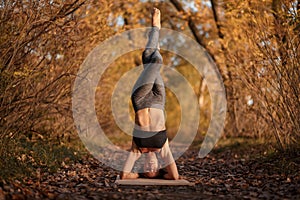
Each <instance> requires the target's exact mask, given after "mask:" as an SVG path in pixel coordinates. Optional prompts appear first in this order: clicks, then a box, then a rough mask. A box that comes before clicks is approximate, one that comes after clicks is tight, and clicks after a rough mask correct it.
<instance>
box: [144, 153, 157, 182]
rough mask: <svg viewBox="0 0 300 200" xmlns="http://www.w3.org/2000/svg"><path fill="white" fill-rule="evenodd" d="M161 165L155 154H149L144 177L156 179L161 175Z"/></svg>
mask: <svg viewBox="0 0 300 200" xmlns="http://www.w3.org/2000/svg"><path fill="white" fill-rule="evenodd" d="M159 168H160V166H159V163H158V160H157V157H156V155H155V153H154V152H151V151H150V152H148V153H147V155H146V159H145V163H144V175H145V176H146V177H148V178H154V177H156V176H158V175H159Z"/></svg>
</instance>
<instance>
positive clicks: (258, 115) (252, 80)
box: [0, 0, 300, 168]
mask: <svg viewBox="0 0 300 200" xmlns="http://www.w3.org/2000/svg"><path fill="white" fill-rule="evenodd" d="M153 6H157V7H158V8H160V9H161V11H162V14H163V15H162V26H163V27H164V28H170V29H173V30H177V31H180V32H183V33H185V34H187V35H190V36H191V37H193V38H194V39H195V40H196V41H197V42H198V43H199V44H200V45H202V46H203V47H204V48H205V49H206V50H207V51H208V52H209V54H210V55H211V56H212V58H213V60H214V61H215V62H216V64H217V66H218V68H219V70H220V72H221V74H222V78H223V81H224V84H225V87H226V93H227V101H228V102H227V103H228V112H227V120H226V127H225V131H224V137H251V138H255V139H258V138H263V139H271V140H272V139H274V141H275V143H272V144H275V147H276V149H278V150H281V151H285V150H287V149H293V148H295V147H299V142H300V120H299V118H300V97H299V96H300V94H299V88H300V77H299V76H300V72H299V63H300V62H299V54H300V48H299V44H300V43H299V31H300V25H299V24H300V17H299V12H300V11H299V9H300V2H299V1H297V0H294V1H293V0H291V1H288V0H264V1H258V0H252V1H250V0H237V1H225V0H224V1H221V0H202V1H198V0H181V1H179V0H166V1H146V0H128V1H114V0H98V1H93V0H64V1H62V0H51V1H50V0H49V1H47V0H43V1H33V0H25V1H4V0H3V1H0V29H1V35H0V52H1V54H0V55H1V57H0V77H1V78H0V143H1V144H0V167H1V168H5V166H6V165H7V164H8V163H7V159H8V158H14V159H13V161H14V162H23V163H26V162H27V160H29V157H28V156H31V157H32V158H34V156H36V157H39V156H38V155H35V154H34V152H31V154H32V155H31V154H30V155H28V152H27V153H26V151H23V150H22V148H23V147H24V145H23V146H22V144H23V143H24V141H27V142H33V143H38V142H46V143H50V144H58V145H65V146H68V144H69V143H71V141H74V140H75V141H76V140H78V138H77V133H76V131H75V129H74V124H73V121H72V110H71V98H72V86H73V82H74V80H75V76H76V72H77V70H78V69H79V67H80V65H81V63H82V62H83V60H84V59H85V57H86V56H87V54H88V53H89V52H90V51H91V50H92V49H93V48H94V47H96V46H97V44H99V43H100V42H101V41H103V40H105V39H107V38H109V37H110V36H112V35H114V34H116V33H119V32H122V31H125V30H130V29H133V28H137V27H146V26H150V24H151V22H150V16H151V15H150V12H149V10H150V9H151V8H152V7H153ZM191 53H192V52H191ZM140 54H141V51H136V52H131V53H129V54H128V55H125V56H123V57H121V58H119V59H118V60H116V62H115V63H113V64H112V66H111V67H110V68H109V69H108V70H107V72H106V76H104V77H103V79H102V80H101V82H100V83H99V87H100V88H101V90H100V91H98V92H97V103H96V110H97V113H98V115H99V122H100V123H101V124H102V125H104V127H106V128H107V130H108V131H107V132H110V134H109V136H110V137H112V138H114V137H116V134H122V133H121V131H120V130H119V129H118V127H117V126H116V124H115V122H114V120H113V116H112V114H111V108H110V106H105V105H110V98H111V94H112V91H113V89H114V84H115V83H116V81H118V79H119V78H120V76H121V75H122V73H125V72H126V71H128V70H130V69H131V68H133V67H135V66H138V65H140V64H141V58H140ZM163 54H164V58H165V59H164V60H165V64H166V65H170V66H172V67H174V68H175V69H176V70H178V71H179V72H180V73H182V74H183V75H184V76H185V77H186V78H187V79H188V80H189V81H190V82H191V84H192V86H193V88H194V90H195V93H196V94H197V95H198V97H199V103H200V105H201V113H202V115H201V121H200V126H199V137H200V138H201V137H202V136H203V134H205V131H206V129H207V127H208V124H209V120H210V96H209V92H208V91H207V88H206V85H205V80H203V78H202V77H201V76H200V75H199V74H197V72H196V70H193V67H192V66H190V64H189V63H187V62H186V61H185V60H184V59H182V58H180V57H179V56H177V55H172V54H170V53H168V52H163ZM167 94H168V98H169V99H170V100H169V101H168V104H167V116H168V121H167V126H168V129H169V130H170V134H176V130H177V128H176V127H178V126H179V124H180V116H178V115H177V114H176V113H180V108H178V106H176V105H177V104H178V102H177V100H176V98H175V96H174V95H173V94H172V93H171V91H167ZM174 108H176V109H174ZM178 109H179V110H178ZM121 138H122V137H121ZM125 140H126V138H125ZM126 141H128V137H127V140H126ZM117 142H118V141H117ZM119 142H120V141H119ZM26 144H27V143H26ZM69 146H72V148H75V147H74V145H73V143H72V145H69ZM32 148H33V146H32V147H31V150H32ZM38 150H39V149H38ZM50 150H51V148H50ZM74 151H75V150H74ZM24 152H25V153H24ZM24 154H26V156H27V157H26V156H25V157H24V156H23V155H24ZM22 156H23V157H22ZM28 162H29V161H28ZM41 162H42V161H41ZM53 162H54V163H55V162H58V161H57V160H56V158H54V160H53ZM46 164H47V163H46Z"/></svg>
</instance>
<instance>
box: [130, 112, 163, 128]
mask: <svg viewBox="0 0 300 200" xmlns="http://www.w3.org/2000/svg"><path fill="white" fill-rule="evenodd" d="M135 128H136V129H139V130H143V131H162V130H165V129H166V126H165V115H164V111H163V110H161V109H158V108H144V109H141V110H138V111H137V112H136V113H135Z"/></svg>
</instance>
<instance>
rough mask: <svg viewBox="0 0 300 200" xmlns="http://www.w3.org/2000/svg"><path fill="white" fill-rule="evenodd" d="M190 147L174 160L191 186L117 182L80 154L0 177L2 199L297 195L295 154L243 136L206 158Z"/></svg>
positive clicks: (299, 166) (299, 179) (299, 171)
mask: <svg viewBox="0 0 300 200" xmlns="http://www.w3.org/2000/svg"><path fill="white" fill-rule="evenodd" d="M198 151H199V148H197V147H195V146H194V147H192V148H190V149H189V150H188V151H186V152H185V154H184V155H183V156H181V157H180V158H179V159H178V160H177V161H176V162H177V166H178V169H179V173H180V175H181V176H182V177H183V178H185V179H186V180H188V181H190V182H193V183H195V186H118V185H116V184H114V181H115V179H116V176H117V175H118V174H119V172H118V171H116V170H113V169H112V168H110V167H107V166H105V165H103V164H102V163H100V162H99V161H98V160H96V159H95V158H93V157H92V156H90V155H88V154H86V155H85V156H83V157H82V158H81V159H78V160H76V161H72V162H69V163H68V164H66V163H65V162H63V163H62V164H61V166H60V167H59V168H58V170H57V171H55V172H38V174H37V175H36V176H32V177H29V176H28V177H24V178H22V180H17V179H15V180H11V181H4V180H2V181H0V200H3V199H184V198H186V199H300V154H299V151H298V152H297V151H296V152H294V153H293V154H282V153H281V154H280V153H276V152H268V151H266V148H265V147H264V144H263V143H253V142H248V141H246V140H235V141H234V142H232V141H231V142H230V143H226V142H225V143H224V142H223V144H220V145H218V146H217V147H216V148H215V149H214V150H213V151H212V152H211V153H210V154H209V155H208V156H207V157H205V158H203V159H200V158H199V157H198Z"/></svg>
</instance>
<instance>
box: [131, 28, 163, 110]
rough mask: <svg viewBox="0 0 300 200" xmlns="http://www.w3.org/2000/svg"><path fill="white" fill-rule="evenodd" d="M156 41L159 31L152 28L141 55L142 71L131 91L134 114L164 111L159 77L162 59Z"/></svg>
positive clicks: (161, 81)
mask: <svg viewBox="0 0 300 200" xmlns="http://www.w3.org/2000/svg"><path fill="white" fill-rule="evenodd" d="M158 39H159V29H158V28H157V27H152V29H151V31H150V34H149V38H148V43H147V45H146V48H145V50H144V52H143V55H142V60H143V65H144V70H143V71H142V73H141V75H140V76H139V78H138V80H137V81H136V83H135V85H134V87H133V90H132V95H131V101H132V104H133V107H134V110H135V112H137V111H138V110H141V109H144V108H158V109H162V110H164V105H165V98H166V94H165V87H164V82H163V80H162V77H161V75H160V68H161V66H162V64H163V59H162V56H161V55H160V53H159V49H158Z"/></svg>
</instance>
